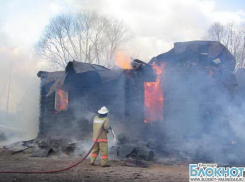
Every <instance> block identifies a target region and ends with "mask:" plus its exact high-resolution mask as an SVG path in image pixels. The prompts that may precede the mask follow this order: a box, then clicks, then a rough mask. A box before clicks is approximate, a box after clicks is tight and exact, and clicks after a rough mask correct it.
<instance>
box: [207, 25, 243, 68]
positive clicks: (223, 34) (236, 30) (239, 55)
mask: <svg viewBox="0 0 245 182" xmlns="http://www.w3.org/2000/svg"><path fill="white" fill-rule="evenodd" d="M207 39H209V40H214V41H217V42H220V43H222V44H223V45H224V46H226V47H227V48H228V50H229V51H230V52H231V53H232V54H233V55H234V56H235V58H236V69H238V68H242V67H243V68H244V67H245V26H244V25H236V24H234V23H233V22H231V23H228V24H225V25H223V24H221V23H214V24H213V25H212V26H211V27H210V28H209V30H208V35H207Z"/></svg>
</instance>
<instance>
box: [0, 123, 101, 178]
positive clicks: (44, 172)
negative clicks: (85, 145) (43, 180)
mask: <svg viewBox="0 0 245 182" xmlns="http://www.w3.org/2000/svg"><path fill="white" fill-rule="evenodd" d="M103 130H104V127H102V128H101V131H100V132H99V134H98V136H97V138H96V140H95V141H94V144H93V145H92V147H91V148H90V150H89V151H88V153H87V154H86V155H85V156H84V157H83V158H82V159H80V160H79V161H78V162H76V163H74V164H72V165H70V166H68V167H66V168H63V169H57V170H50V171H0V174H7V173H8V174H14V173H18V174H47V173H59V172H62V171H66V170H69V169H71V168H74V167H76V166H77V165H78V164H80V163H82V162H83V161H84V160H85V159H86V158H87V157H88V155H89V154H90V153H91V151H92V150H93V148H94V146H95V145H96V143H97V142H98V139H99V137H100V135H101V133H102V132H103Z"/></svg>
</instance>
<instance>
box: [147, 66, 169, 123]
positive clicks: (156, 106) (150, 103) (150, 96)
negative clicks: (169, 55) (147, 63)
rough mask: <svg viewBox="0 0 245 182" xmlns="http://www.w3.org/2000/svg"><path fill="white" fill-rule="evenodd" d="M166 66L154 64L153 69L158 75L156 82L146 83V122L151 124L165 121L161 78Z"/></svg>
mask: <svg viewBox="0 0 245 182" xmlns="http://www.w3.org/2000/svg"><path fill="white" fill-rule="evenodd" d="M164 67H165V64H163V63H162V64H161V65H160V66H158V65H157V64H156V63H155V62H153V64H152V68H153V70H154V71H155V74H156V75H157V77H156V81H155V82H146V83H145V84H144V88H145V121H144V123H149V122H151V121H162V120H163V100H164V98H163V92H162V85H161V76H162V74H163V69H164Z"/></svg>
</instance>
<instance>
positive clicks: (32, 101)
mask: <svg viewBox="0 0 245 182" xmlns="http://www.w3.org/2000/svg"><path fill="white" fill-rule="evenodd" d="M0 37H1V40H2V41H1V44H0V91H1V93H2V95H1V97H0V125H1V127H0V133H1V136H2V137H0V144H1V145H4V144H7V143H12V142H15V141H20V140H27V139H31V138H34V137H35V136H36V135H37V131H38V105H39V103H38V101H39V80H38V78H37V77H36V72H37V70H38V68H37V67H38V64H37V63H38V62H36V59H35V58H34V57H33V55H31V54H30V53H29V50H27V49H25V48H24V47H21V46H17V45H15V44H13V41H12V39H11V38H10V37H8V36H7V35H6V34H5V33H2V32H0ZM2 37H3V39H2ZM11 61H12V70H11V76H9V75H10V67H11ZM10 77H11V82H10V91H9V108H8V114H7V112H6V111H7V95H8V83H7V81H8V80H9V78H10ZM6 83H7V84H6Z"/></svg>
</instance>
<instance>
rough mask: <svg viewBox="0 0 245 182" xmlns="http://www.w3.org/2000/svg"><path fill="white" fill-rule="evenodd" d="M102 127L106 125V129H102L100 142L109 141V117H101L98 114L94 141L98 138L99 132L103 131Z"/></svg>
mask: <svg viewBox="0 0 245 182" xmlns="http://www.w3.org/2000/svg"><path fill="white" fill-rule="evenodd" d="M102 125H104V126H102ZM101 127H104V130H103V131H102V133H101V135H100V137H99V139H98V142H108V139H107V133H108V132H109V129H110V126H109V118H108V117H104V118H99V117H98V116H96V117H95V118H94V124H93V139H94V141H95V140H96V138H97V137H98V134H99V133H100V131H101Z"/></svg>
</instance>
